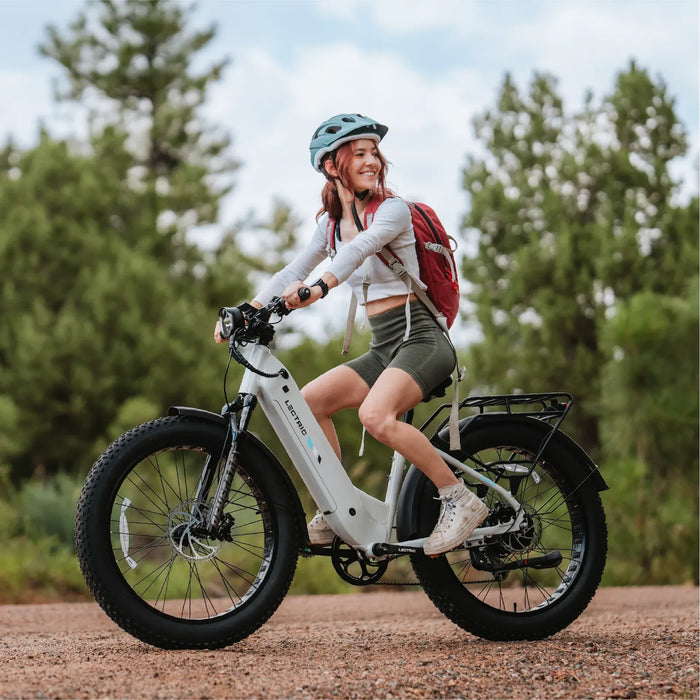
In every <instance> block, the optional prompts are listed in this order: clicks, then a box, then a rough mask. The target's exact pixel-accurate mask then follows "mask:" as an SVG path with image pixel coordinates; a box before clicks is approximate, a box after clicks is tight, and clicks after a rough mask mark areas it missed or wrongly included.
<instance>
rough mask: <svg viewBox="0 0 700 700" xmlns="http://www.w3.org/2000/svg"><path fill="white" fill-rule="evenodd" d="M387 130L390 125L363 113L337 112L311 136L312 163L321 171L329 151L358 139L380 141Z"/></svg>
mask: <svg viewBox="0 0 700 700" xmlns="http://www.w3.org/2000/svg"><path fill="white" fill-rule="evenodd" d="M387 131H389V127H387V126H384V125H383V124H380V123H379V122H375V121H374V119H370V118H369V117H364V116H362V115H361V114H336V115H335V116H334V117H331V118H330V119H327V120H326V121H325V122H323V124H321V126H319V127H318V129H316V131H315V132H314V135H313V136H312V137H311V143H310V144H309V151H310V152H311V165H313V166H314V168H315V169H316V170H318V172H320V173H321V172H323V168H322V167H321V163H322V162H323V157H324V156H325V155H326V154H327V153H331V152H332V151H334V150H335V149H336V148H338V146H342V145H343V144H344V143H347V142H348V141H356V140H357V139H363V138H364V139H372V140H373V141H376V142H377V143H379V142H380V141H381V140H382V139H383V138H384V135H385V134H386V132H387Z"/></svg>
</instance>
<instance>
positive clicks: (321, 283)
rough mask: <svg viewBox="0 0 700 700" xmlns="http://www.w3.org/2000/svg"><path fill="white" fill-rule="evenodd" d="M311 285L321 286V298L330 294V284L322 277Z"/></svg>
mask: <svg viewBox="0 0 700 700" xmlns="http://www.w3.org/2000/svg"><path fill="white" fill-rule="evenodd" d="M311 286H312V287H321V299H323V297H325V296H326V294H328V285H327V284H326V283H325V282H324V281H323V280H322V279H321V278H320V277H319V278H318V279H317V280H316V281H315V282H314V283H313V284H312V285H311Z"/></svg>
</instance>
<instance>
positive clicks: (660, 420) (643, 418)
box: [602, 280, 699, 486]
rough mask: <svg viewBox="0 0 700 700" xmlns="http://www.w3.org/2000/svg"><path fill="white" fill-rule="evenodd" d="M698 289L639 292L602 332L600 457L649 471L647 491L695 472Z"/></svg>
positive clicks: (696, 466) (696, 459) (607, 323)
mask: <svg viewBox="0 0 700 700" xmlns="http://www.w3.org/2000/svg"><path fill="white" fill-rule="evenodd" d="M698 333H699V329H698V286H697V280H696V281H695V283H694V284H691V285H689V289H688V292H687V293H686V296H685V297H675V296H666V295H660V294H655V293H653V292H648V291H647V292H641V293H639V294H637V295H635V296H634V297H631V298H630V299H629V300H628V301H627V302H626V303H624V304H621V305H620V306H619V308H618V310H617V313H616V315H615V316H614V317H613V318H611V319H610V320H608V321H607V322H606V323H605V325H604V328H603V331H602V344H603V348H604V350H605V353H606V358H607V361H606V363H605V365H604V366H603V372H602V376H603V384H604V386H605V392H604V394H603V397H602V406H603V410H604V413H605V415H606V420H605V421H604V423H603V426H602V428H603V430H602V434H603V439H604V445H605V453H606V454H607V455H609V456H611V457H613V458H618V459H619V458H625V457H632V456H634V457H636V458H637V459H638V460H640V462H641V463H643V464H646V465H648V467H649V469H650V472H651V474H650V478H651V479H652V482H653V483H652V485H653V486H656V484H657V483H658V484H659V485H660V484H661V482H664V481H666V480H667V479H669V478H670V479H677V478H681V479H687V478H689V477H692V476H695V477H696V476H697V472H698V452H697V447H698V439H699V435H698V392H697V387H698V379H699V377H698Z"/></svg>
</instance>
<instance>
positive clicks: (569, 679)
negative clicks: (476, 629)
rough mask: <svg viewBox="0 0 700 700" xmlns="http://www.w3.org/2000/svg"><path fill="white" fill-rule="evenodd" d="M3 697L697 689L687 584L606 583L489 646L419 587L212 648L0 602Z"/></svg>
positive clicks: (321, 608)
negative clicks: (573, 610)
mask: <svg viewBox="0 0 700 700" xmlns="http://www.w3.org/2000/svg"><path fill="white" fill-rule="evenodd" d="M0 662H1V663H0V698H333V697H338V698H391V697H396V698H437V697H448V698H457V697H461V698H658V697H664V698H674V697H681V698H697V697H698V589H697V588H695V587H663V588H655V587H644V588H604V589H601V590H600V591H599V592H598V593H597V595H596V597H595V598H594V600H593V602H592V603H591V605H590V606H589V607H588V609H587V610H586V611H585V613H584V614H583V615H582V616H581V617H580V618H579V619H578V620H577V621H576V622H574V623H573V624H572V625H571V626H570V627H569V628H567V629H566V630H564V631H563V632H560V633H559V634H557V635H555V636H554V637H552V638H550V639H548V640H544V641H540V642H517V643H492V642H486V641H484V640H481V639H478V638H476V637H474V636H472V635H470V634H467V633H466V632H464V631H462V630H460V629H459V628H457V627H455V626H454V625H453V624H452V623H451V622H449V621H448V620H447V619H445V618H444V617H442V616H441V615H440V613H439V612H438V611H437V610H436V609H435V608H434V607H433V606H432V604H431V603H430V602H429V601H428V599H427V598H426V597H425V595H424V594H423V593H422V592H420V591H418V592H394V591H391V592H387V593H384V592H381V593H375V592H372V593H358V594H357V595H343V596H297V597H289V598H287V599H286V600H285V601H284V602H283V604H282V606H281V608H280V609H279V610H278V612H277V613H276V614H275V615H274V616H273V618H272V619H271V620H270V621H269V622H268V623H267V624H266V625H264V626H263V628H262V629H261V630H259V631H258V632H256V633H255V634H254V635H253V636H251V637H249V638H248V639H246V640H245V641H243V642H240V643H238V644H237V645H234V646H231V647H228V648H227V649H223V650H220V651H198V652H195V651H162V650H160V649H155V648H153V647H150V646H148V645H146V644H143V643H141V642H139V641H137V640H135V639H133V638H132V637H130V636H128V635H127V634H125V633H124V632H122V631H121V630H120V629H118V628H117V627H116V626H115V625H114V624H113V623H112V622H111V621H110V620H109V619H108V618H107V617H106V616H105V615H104V614H103V613H102V611H101V610H100V609H99V608H98V607H97V606H96V605H95V604H92V603H78V604H55V605H21V606H19V605H18V606H10V605H8V606H0Z"/></svg>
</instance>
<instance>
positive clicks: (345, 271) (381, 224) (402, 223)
mask: <svg viewBox="0 0 700 700" xmlns="http://www.w3.org/2000/svg"><path fill="white" fill-rule="evenodd" d="M411 226H412V224H411V212H410V210H409V208H408V204H406V202H404V201H403V200H402V199H399V198H398V197H392V198H390V199H385V200H384V201H383V202H382V203H381V204H380V205H379V208H378V209H377V211H376V213H375V215H374V219H373V220H372V223H371V224H370V225H369V226H368V227H367V229H366V230H365V231H363V232H362V233H361V234H359V235H357V236H355V237H354V238H353V239H352V240H351V241H349V242H348V243H346V244H345V245H344V246H343V247H342V248H341V249H340V250H339V251H338V253H337V255H336V256H335V259H334V260H333V262H332V263H331V264H330V265H329V266H328V268H326V272H328V273H330V274H332V275H333V276H334V277H335V279H336V280H337V282H338V284H342V283H343V282H344V281H345V280H346V279H347V278H348V277H349V276H350V275H351V274H352V273H353V272H354V271H355V270H356V269H357V268H358V267H360V265H362V263H363V262H364V261H365V260H366V259H367V258H368V257H369V256H370V255H374V254H375V253H378V252H379V251H380V250H381V249H382V248H383V247H384V246H385V245H388V244H390V243H391V242H392V241H393V240H394V239H395V238H396V237H397V236H398V235H400V234H401V233H408V232H409V231H410V230H411Z"/></svg>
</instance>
